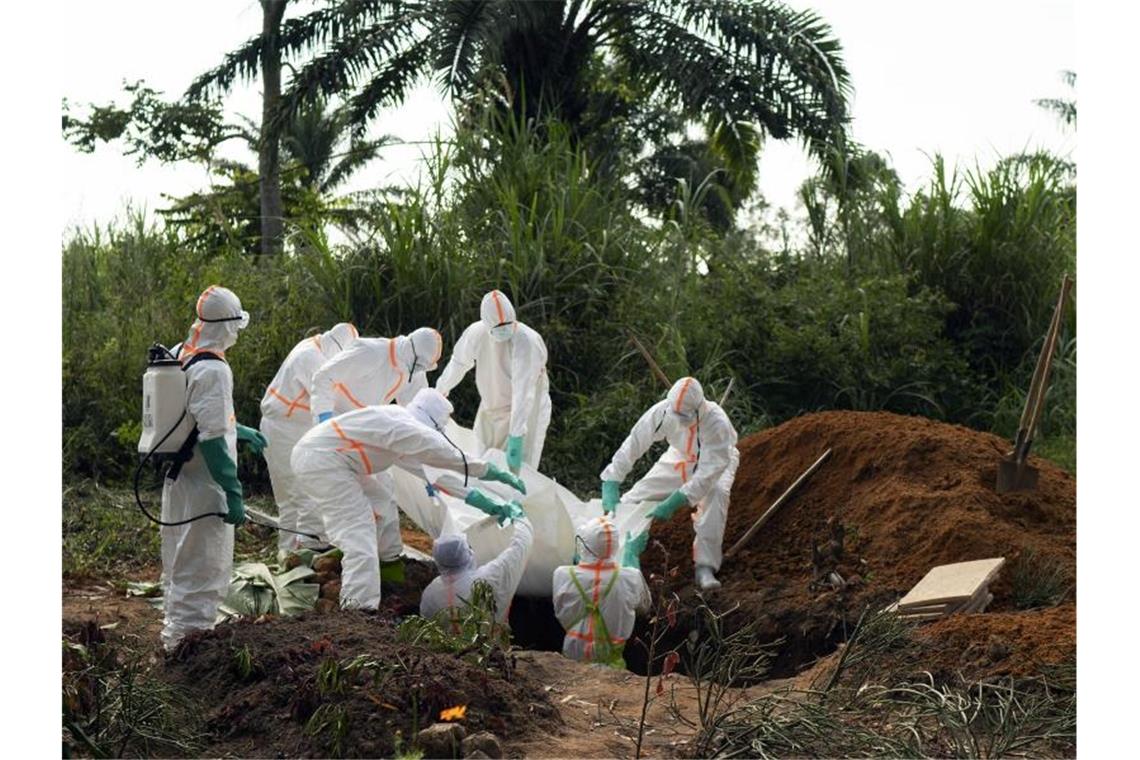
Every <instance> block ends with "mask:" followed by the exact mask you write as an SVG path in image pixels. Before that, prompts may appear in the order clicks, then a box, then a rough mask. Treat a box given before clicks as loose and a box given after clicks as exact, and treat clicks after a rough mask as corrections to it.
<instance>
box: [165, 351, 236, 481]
mask: <svg viewBox="0 0 1140 760" xmlns="http://www.w3.org/2000/svg"><path fill="white" fill-rule="evenodd" d="M179 353H181V352H179ZM208 361H217V362H224V361H225V359H223V358H222V357H220V356H218V355H217V354H212V353H210V352H209V351H199V352H198V353H196V354H194V356H192V357H190V361H188V362H186V363H185V364H183V365H182V371H183V372H185V371H186V370H188V369H190V368H191V367H193V366H194V365H195V364H197V363H198V362H208ZM197 443H198V426H197V425H195V426H194V429H193V430H191V431H190V435H188V436H186V440H185V441H183V442H182V445H181V446H180V447H179V448H178V453H177V454H175V455H174V459H173V464H172V465H171V467H170V470H169V471H168V472H167V473H166V477H168V478H170V479H171V480H178V475H179V474H180V473H181V472H182V465H184V464H186V463H187V462H189V461H190V459H191V458H192V457H193V456H194V446H195V445H197Z"/></svg>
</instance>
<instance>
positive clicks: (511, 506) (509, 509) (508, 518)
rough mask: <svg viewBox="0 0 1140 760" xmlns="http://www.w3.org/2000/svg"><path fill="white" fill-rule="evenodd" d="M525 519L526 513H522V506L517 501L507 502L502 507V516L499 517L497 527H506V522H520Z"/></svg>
mask: <svg viewBox="0 0 1140 760" xmlns="http://www.w3.org/2000/svg"><path fill="white" fill-rule="evenodd" d="M524 517H526V512H524V511H523V508H522V504H519V503H518V502H517V501H508V502H507V503H506V504H504V505H503V514H502V515H501V516H500V517H499V525H506V524H507V523H508V522H514V521H515V520H521V519H522V518H524Z"/></svg>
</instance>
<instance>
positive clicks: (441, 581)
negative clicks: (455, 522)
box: [420, 513, 534, 631]
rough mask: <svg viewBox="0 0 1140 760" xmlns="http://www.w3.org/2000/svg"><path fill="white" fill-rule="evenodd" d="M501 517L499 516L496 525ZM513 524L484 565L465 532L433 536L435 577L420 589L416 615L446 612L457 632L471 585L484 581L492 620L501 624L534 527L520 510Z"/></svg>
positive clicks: (530, 541)
mask: <svg viewBox="0 0 1140 760" xmlns="http://www.w3.org/2000/svg"><path fill="white" fill-rule="evenodd" d="M504 519H505V517H500V519H499V522H500V524H501V523H502V522H503V520H504ZM514 525H515V534H514V536H512V537H511V542H510V544H508V545H507V548H506V549H504V550H503V552H502V553H501V554H500V555H499V556H497V557H495V558H494V559H493V560H491V561H490V562H488V563H487V564H485V565H479V564H478V563H477V562H476V561H475V552H474V551H473V550H472V549H471V544H469V543H468V542H467V536H466V535H464V534H462V533H448V534H444V535H442V536H440V537H439V538H437V539H436V540H435V544H434V545H433V546H432V552H431V553H432V558H434V559H435V564H436V567H438V568H439V577H438V578H435V579H434V580H432V582H431V583H429V584H428V587H427V588H425V589H424V593H423V597H421V599H420V615H421V616H422V617H426V618H431V617H435V616H436V615H438V614H440V613H443V612H446V613H447V615H448V619H449V620H450V622H451V626H452V629H453V630H455V631H458V628H459V618H460V616H461V613H462V607H463V606H464V605H466V604H468V603H470V601H471V587H472V586H473V585H475V582H476V581H484V582H485V583H487V584H488V585H489V586H490V587H491V591H492V592H493V593H494V596H495V620H496V621H497V622H499V623H505V622H506V621H507V615H508V614H509V612H510V608H511V600H512V599H513V598H514V596H515V591H517V590H518V587H519V582H520V581H521V580H522V576H523V570H525V569H526V562H527V558H528V557H529V556H530V547H531V544H532V543H534V528H533V527H532V526H531V524H530V520H528V519H527V518H526V516H525V515H522V514H521V513H520V517H519V519H516V520H515V522H514Z"/></svg>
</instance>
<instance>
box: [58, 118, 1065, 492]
mask: <svg viewBox="0 0 1140 760" xmlns="http://www.w3.org/2000/svg"><path fill="white" fill-rule="evenodd" d="M495 118H498V119H505V121H499V122H496V123H495V124H494V125H493V126H489V125H488V124H483V125H482V126H475V127H471V128H468V129H465V130H461V132H460V134H459V136H458V137H457V138H456V140H455V141H454V142H452V143H448V144H442V143H441V144H440V145H438V146H437V147H436V148H435V150H434V151H433V154H432V158H431V162H430V172H429V174H428V178H427V179H426V180H425V181H424V182H423V184H422V185H421V186H420V187H417V188H415V189H412V190H409V191H406V192H403V193H400V194H398V195H395V194H393V195H389V196H386V197H382V198H380V199H378V200H373V201H372V205H371V206H370V207H369V209H368V213H366V214H363V215H358V217H357V218H356V221H355V222H354V226H353V228H352V229H353V232H352V234H351V235H350V236H349V242H347V243H343V244H335V245H334V244H330V243H329V241H328V239H327V238H325V237H324V236H323V235H322V234H321V233H320V232H319V230H321V228H322V225H323V223H324V222H325V221H327V220H328V219H329V218H335V217H333V216H332V214H334V213H335V211H336V208H335V207H336V202H331V203H330V202H326V203H311V204H300V205H298V206H297V207H296V208H294V209H291V213H292V214H293V217H292V218H291V219H290V220H289V224H288V225H287V239H286V243H287V245H286V254H285V255H280V256H275V257H266V256H258V255H255V254H254V253H252V252H251V246H249V245H248V244H246V243H245V242H243V240H242V238H241V236H240V235H238V236H235V235H227V234H223V233H224V231H225V230H226V229H227V228H228V227H227V226H228V225H230V224H233V223H234V221H233V219H230V218H226V217H225V216H224V215H215V216H211V215H209V214H200V215H197V216H191V217H187V218H185V219H183V220H182V222H181V223H180V224H178V225H165V226H162V225H157V224H155V223H154V222H152V221H148V220H146V219H144V218H142V217H140V216H137V215H130V216H128V218H127V219H126V220H122V221H119V222H116V223H114V224H110V225H108V226H106V227H103V228H98V229H90V230H83V231H79V230H76V231H73V232H72V233H70V234H69V236H68V238H67V239H66V241H65V243H64V250H63V258H64V263H63V311H64V314H63V349H64V353H63V370H64V371H63V383H64V388H63V425H64V458H65V469H66V471H67V472H68V473H70V474H75V475H86V476H94V477H96V478H102V479H105V480H112V481H113V480H118V479H121V478H123V477H124V476H125V475H126V474H127V473H128V472H129V471H130V468H131V465H132V463H133V461H134V447H135V444H136V441H137V436H138V431H139V391H138V389H139V385H140V380H139V378H140V375H141V373H142V370H143V368H144V364H145V355H146V348H147V347H148V346H149V345H150V344H151V343H152V342H153V341H160V342H163V343H165V344H168V345H169V344H173V343H174V342H176V341H178V340H180V339H181V338H182V337H183V335H184V333H185V331H186V329H187V328H188V326H189V324H190V322H191V321H192V318H193V303H194V299H195V297H196V295H197V294H198V293H199V292H200V291H201V290H202V289H203V288H204V287H205V286H206V285H208V284H211V283H222V284H225V285H227V286H228V287H230V288H232V289H233V290H234V291H235V292H237V293H238V294H239V296H240V297H241V298H242V300H243V304H244V305H245V307H246V308H247V309H248V310H249V311H250V313H251V314H252V315H253V318H252V321H251V324H250V326H249V328H248V329H247V330H246V331H245V332H244V333H243V334H242V337H241V339H240V340H239V342H238V344H237V346H235V348H234V349H233V350H232V351H231V352H230V353H229V358H230V361H231V364H232V366H233V368H234V375H235V394H234V395H235V401H236V404H237V416H238V419H240V420H242V421H244V422H246V423H247V424H256V422H257V420H258V416H259V415H258V402H259V400H260V398H261V395H262V393H263V391H264V388H265V386H266V384H267V383H268V381H269V380H270V379H271V378H272V376H273V374H274V372H275V371H276V369H277V367H278V365H279V363H280V362H281V360H282V359H283V358H284V357H285V355H286V353H287V352H288V351H289V349H290V347H291V346H292V345H293V344H294V343H296V342H297V341H298V340H300V339H301V338H302V337H304V336H306V335H308V334H310V333H312V332H314V331H317V330H320V329H326V328H327V327H328V326H329V325H330V324H332V323H334V322H336V321H339V320H346V319H347V320H352V321H353V322H355V324H356V325H357V326H358V327H359V328H360V329H361V331H362V333H363V334H365V335H395V334H401V333H406V332H408V331H410V330H412V329H414V328H415V327H418V326H420V325H433V326H437V327H438V328H439V329H440V330H441V331H442V332H443V334H444V337H445V340H446V347H447V351H448V352H449V351H450V347H451V345H452V344H453V343H454V341H455V339H456V338H457V337H458V335H459V333H460V331H461V330H462V329H463V327H464V326H465V325H466V324H468V323H469V322H470V321H472V320H474V319H477V318H478V305H479V299H480V297H481V295H482V294H483V293H484V292H485V291H486V290H488V289H490V288H492V287H499V288H502V289H503V290H505V291H506V292H507V293H508V294H509V295H510V296H511V297H512V299H513V300H514V301H515V303H516V305H517V306H518V308H519V314H520V318H521V319H522V320H523V321H525V322H527V323H528V324H530V325H531V326H533V327H534V328H536V329H537V330H538V331H539V332H540V333H542V334H543V336H544V337H545V339H546V342H547V345H548V347H549V349H550V363H549V368H550V374H551V385H552V393H553V397H554V407H555V409H554V419H553V423H552V426H551V429H550V433H549V436H548V442H547V448H546V454H545V455H544V462H545V464H544V470H546V471H547V472H549V473H551V474H553V475H554V476H556V477H558V478H559V480H560V481H563V482H566V483H567V484H569V485H571V486H572V487H574V488H576V489H577V490H578V491H579V492H580V493H581V494H582V495H583V496H585V495H587V494H588V493H591V492H592V491H593V489H595V488H596V487H597V486H596V482H597V481H596V478H597V473H598V472H599V471H600V470H601V468H602V467H603V465H604V462H605V460H606V458H607V457H608V456H609V455H610V454H611V453H612V450H613V449H614V448H615V447H616V446H617V445H618V443H620V441H621V438H622V436H624V434H625V433H626V431H627V430H628V427H629V426H630V425H631V424H632V422H633V420H634V419H635V418H636V416H637V415H638V414H639V413H640V411H641V410H642V409H643V408H644V407H645V406H646V405H648V404H650V403H652V401H653V400H655V399H656V398H657V397H659V395H660V393H661V392H662V390H663V389H662V388H661V387H660V385H659V384H658V382H657V381H656V380H655V379H654V377H653V376H652V375H651V374H650V372H649V370H648V368H647V366H646V364H645V362H644V361H643V360H642V358H641V357H640V356H639V355H638V354H637V353H636V352H635V351H634V350H633V349H632V348H631V346H630V343H629V341H628V337H629V334H630V332H631V331H632V333H634V334H636V335H638V336H640V338H641V339H642V341H643V342H644V343H645V344H646V345H647V346H649V347H650V350H651V351H652V352H653V353H654V354H655V355H656V357H657V359H658V361H659V362H660V363H661V365H662V367H663V368H664V370H665V372H666V373H667V374H669V375H670V376H671V377H676V376H679V375H681V374H684V373H692V374H694V375H696V376H697V377H698V378H700V379H701V380H702V382H704V383H705V385H706V387H707V388H708V390H709V393H710V395H712V396H714V397H716V396H719V395H720V393H721V392H723V390H724V389H725V387H726V386H727V384H728V382H729V380H730V378H732V379H734V380H735V385H734V390H733V393H732V395H731V397H730V399H729V401H728V405H727V406H728V410H729V412H730V414H731V415H732V418H733V420H734V422H735V424H736V426H737V428H738V429H739V430H741V431H742V432H745V431H750V430H754V429H757V428H759V427H763V426H766V425H769V424H772V423H775V422H779V421H781V420H783V419H786V418H788V417H791V416H794V415H797V414H800V413H803V412H805V411H811V410H816V409H824V408H851V409H887V410H891V411H897V412H903V413H914V414H922V415H926V416H931V417H935V418H939V419H945V420H949V421H953V422H960V423H963V424H968V425H971V426H974V427H978V428H983V429H994V430H996V431H998V432H1001V433H1003V434H1011V433H1012V432H1013V429H1014V428H1015V427H1016V423H1017V416H1018V414H1019V413H1020V404H1021V399H1022V398H1023V395H1022V394H1023V393H1024V390H1023V389H1024V388H1025V387H1026V386H1027V384H1028V377H1029V374H1030V373H1031V371H1032V367H1033V362H1034V361H1035V358H1036V352H1037V350H1038V349H1039V347H1040V344H1041V338H1042V336H1043V334H1044V331H1045V327H1046V326H1047V323H1048V320H1049V315H1050V313H1051V310H1052V308H1053V303H1054V300H1055V298H1056V293H1057V290H1058V285H1059V283H1060V279H1061V274H1062V273H1063V272H1066V271H1068V272H1072V271H1073V269H1074V259H1075V195H1076V188H1075V177H1074V175H1073V174H1072V172H1071V171H1070V169H1069V168H1068V167H1067V166H1066V165H1065V164H1063V162H1060V161H1058V160H1056V159H1053V158H1050V157H1048V156H1034V157H1019V158H1017V159H1011V160H1008V161H1005V162H1003V163H1001V164H999V165H998V166H997V167H996V168H994V169H992V170H990V171H986V172H980V171H979V172H977V173H971V174H967V175H966V176H949V177H948V176H946V175H945V173H944V172H943V170H942V165H941V163H940V162H937V161H936V163H935V166H934V168H933V176H932V179H931V180H930V183H929V185H928V187H926V188H925V189H924V190H922V191H921V192H918V193H916V194H914V195H913V196H911V197H906V196H904V195H903V193H902V192H901V191H900V189H899V186H898V183H897V180H895V179H893V174H892V173H891V172H890V171H889V169H885V168H884V167H881V166H880V167H879V168H878V172H877V174H875V175H874V176H873V177H871V179H870V180H867V181H864V182H862V183H861V184H859V186H858V187H857V188H854V189H852V188H846V189H844V188H834V187H831V186H829V185H828V184H827V183H820V184H819V185H817V186H814V187H811V188H805V194H806V193H807V192H809V191H810V193H811V198H810V200H811V204H809V205H808V211H809V214H810V217H809V219H808V221H807V222H806V223H805V224H804V225H803V229H804V230H806V234H801V231H800V229H799V227H798V226H797V224H796V223H795V222H794V221H792V222H789V221H787V220H784V221H782V222H773V221H772V218H771V217H770V215H768V216H765V215H764V214H762V213H760V212H756V213H752V214H751V219H752V221H751V222H749V221H746V220H747V219H748V218H749V215H748V214H745V213H742V214H740V215H739V217H740V218H739V219H738V224H737V225H736V226H734V227H733V228H730V229H728V230H722V229H720V228H719V226H716V225H714V224H712V223H710V221H709V215H708V214H706V213H703V211H704V209H706V208H707V205H706V204H705V203H704V201H705V196H706V195H707V194H708V193H712V192H715V191H716V187H715V186H714V185H713V183H711V182H708V183H703V184H700V185H696V186H694V185H691V184H689V183H688V182H685V181H679V182H677V183H676V184H675V186H674V188H673V191H672V201H671V203H670V204H669V205H668V206H667V207H666V210H665V211H664V213H662V214H660V215H654V214H652V213H650V211H649V210H648V207H647V206H645V205H642V204H640V203H639V202H638V199H637V191H636V190H634V189H630V188H629V186H628V184H627V183H623V182H620V181H617V180H615V179H613V174H612V173H610V172H600V171H597V170H596V167H595V165H594V163H593V162H592V160H591V156H590V154H589V153H588V151H587V149H586V148H585V147H583V146H582V145H580V144H579V143H577V142H576V141H575V140H574V139H573V136H572V135H571V134H570V131H569V130H568V129H565V128H563V127H562V126H561V125H560V123H558V122H557V121H554V120H548V121H546V122H543V123H541V124H539V125H537V126H532V127H531V128H529V129H526V128H522V127H520V126H519V125H518V123H517V122H516V121H514V120H513V119H511V118H510V117H509V116H508V117H495ZM868 176H870V175H868ZM227 241H232V242H231V243H227ZM773 241H775V242H773ZM252 250H256V248H255V247H253V248H252ZM1074 314H1075V310H1070V312H1069V317H1068V320H1067V322H1066V329H1065V332H1064V336H1063V342H1062V348H1061V351H1060V354H1059V357H1058V362H1057V369H1056V376H1055V380H1054V388H1053V391H1052V392H1051V395H1050V401H1049V404H1048V407H1047V409H1046V413H1045V418H1044V423H1043V434H1044V436H1045V442H1044V445H1045V446H1046V447H1047V450H1048V452H1049V453H1051V454H1052V455H1053V456H1054V457H1055V458H1057V459H1059V461H1061V462H1062V463H1063V464H1066V465H1067V466H1069V467H1072V466H1073V465H1074V462H1073V441H1074V432H1075V420H1076V413H1075V376H1076V372H1075V365H1076V349H1075V338H1074V337H1073V336H1075V321H1074V320H1075V317H1074ZM472 386H473V383H467V384H465V385H464V386H463V387H462V388H461V389H460V390H459V391H457V393H458V416H459V418H460V420H461V421H467V422H469V421H470V418H471V415H472V414H473V412H474V407H475V403H476V398H475V395H474V390H473V387H472ZM245 456H246V455H245V454H243V463H242V464H243V473H244V475H245V477H246V480H247V482H248V483H249V484H250V485H256V484H264V482H265V480H264V473H263V470H262V469H261V467H260V464H259V463H257V462H255V461H254V460H253V459H252V458H250V459H248V460H245V459H244V457H245Z"/></svg>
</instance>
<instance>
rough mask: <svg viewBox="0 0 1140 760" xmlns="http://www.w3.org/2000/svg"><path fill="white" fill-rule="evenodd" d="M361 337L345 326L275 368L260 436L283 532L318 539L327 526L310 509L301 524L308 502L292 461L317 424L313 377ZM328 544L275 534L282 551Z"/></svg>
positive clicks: (299, 347)
mask: <svg viewBox="0 0 1140 760" xmlns="http://www.w3.org/2000/svg"><path fill="white" fill-rule="evenodd" d="M356 338H357V332H356V328H355V327H354V326H353V325H351V324H350V323H348V322H341V323H339V324H337V325H335V326H334V327H333V328H332V329H331V330H328V331H326V332H324V333H321V334H320V335H314V336H313V337H311V338H305V339H304V340H303V341H301V342H300V343H298V344H297V345H296V346H294V347H293V350H292V351H290V352H289V355H288V356H287V357H286V358H285V361H284V362H282V364H281V368H280V369H278V370H277V374H276V375H275V376H274V378H273V381H272V382H271V383H270V384H269V387H268V388H266V390H265V395H264V396H263V397H262V399H261V432H262V434H263V435H264V436H265V438H266V439H267V440H268V441H269V444H268V445H267V446H266V447H265V464H266V465H267V467H268V469H269V482H270V484H271V485H272V486H273V499H274V501H276V502H277V515H278V521H279V524H280V525H281V527H282V528H286V529H288V530H295V531H300V532H302V533H311V534H314V535H319V534H320V533H321V532H322V530H323V525H322V523H321V521H320V519H319V516H317V515H316V513H315V512H313V511H312V510H305V512H306V514H308V515H309V518H308V519H307V520H300V519H299V515H300V513H301V509H300V504H301V502H302V501H303V500H304V499H305V498H306V497H305V495H304V494H303V493H302V491H301V488H300V486H298V485H297V482H296V479H295V478H294V477H293V468H292V467H291V466H290V464H289V458H290V457H291V456H292V454H293V447H294V446H295V445H296V444H297V441H299V440H301V436H303V435H304V434H305V433H307V432H309V429H310V428H312V426H313V418H312V416H311V413H312V407H311V403H310V402H311V400H312V399H311V397H312V394H313V376H314V375H315V374H316V372H317V370H319V369H320V368H321V366H322V365H323V364H324V363H325V362H327V361H328V360H329V359H332V358H333V357H334V356H336V355H337V354H339V353H340V352H341V351H342V350H344V349H347V348H349V347H350V346H351V345H352V343H353V342H354V341H355V340H356ZM324 543H325V542H323V541H320V540H317V539H312V538H307V537H305V536H300V535H297V534H295V533H289V532H288V531H287V530H282V531H280V532H279V533H278V536H277V548H278V550H279V551H281V552H288V551H293V550H296V549H301V548H313V547H318V546H321V545H323V544H324Z"/></svg>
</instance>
